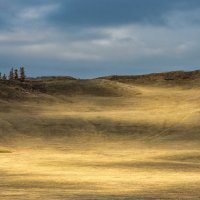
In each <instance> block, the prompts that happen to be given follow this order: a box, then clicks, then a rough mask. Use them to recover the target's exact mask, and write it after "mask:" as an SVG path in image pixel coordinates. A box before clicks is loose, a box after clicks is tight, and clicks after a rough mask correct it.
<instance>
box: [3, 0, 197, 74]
mask: <svg viewBox="0 0 200 200" xmlns="http://www.w3.org/2000/svg"><path fill="white" fill-rule="evenodd" d="M20 65H25V67H26V70H27V72H28V75H29V76H41V75H71V76H75V77H81V78H90V77H96V76H102V75H110V74H143V73H150V72H160V71H171V70H193V69H198V68H200V1H199V0H56V1H55V0H0V71H1V72H7V71H9V69H10V68H11V67H15V66H20Z"/></svg>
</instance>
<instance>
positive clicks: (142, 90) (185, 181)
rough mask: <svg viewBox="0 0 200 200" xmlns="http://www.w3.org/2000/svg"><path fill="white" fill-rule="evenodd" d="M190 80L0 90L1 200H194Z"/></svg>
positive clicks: (194, 102) (197, 157)
mask: <svg viewBox="0 0 200 200" xmlns="http://www.w3.org/2000/svg"><path fill="white" fill-rule="evenodd" d="M188 73H189V75H188ZM188 73H185V72H172V73H167V74H165V73H164V74H156V75H144V76H136V77H135V76H128V77H127V76H123V77H118V76H114V77H104V78H99V79H93V80H77V79H73V78H69V77H66V78H64V77H61V78H59V77H45V78H44V77H43V78H37V79H30V80H27V81H25V82H24V83H21V82H8V81H4V82H0V161H1V166H0V180H1V181H0V199H4V200H13V199H17V200H21V199H31V200H35V199H42V200H45V199H58V200H59V199H60V200H61V199H70V200H71V199H72V200H73V199H75V200H76V199H87V200H88V199H97V200H102V199H106V200H107V199H116V200H118V199H166V198H168V199H198V198H199V196H200V193H199V191H200V190H199V189H200V188H199V185H200V149H199V147H200V132H199V130H200V124H199V120H200V87H198V85H199V83H200V80H199V72H198V71H197V72H188ZM186 75H187V76H188V77H185V76H186ZM169 76H170V78H169ZM166 77H168V78H167V79H166ZM172 77H174V78H172ZM188 185H189V187H188Z"/></svg>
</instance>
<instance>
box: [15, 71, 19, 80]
mask: <svg viewBox="0 0 200 200" xmlns="http://www.w3.org/2000/svg"><path fill="white" fill-rule="evenodd" d="M14 79H15V80H18V79H19V76H18V69H15V71H14Z"/></svg>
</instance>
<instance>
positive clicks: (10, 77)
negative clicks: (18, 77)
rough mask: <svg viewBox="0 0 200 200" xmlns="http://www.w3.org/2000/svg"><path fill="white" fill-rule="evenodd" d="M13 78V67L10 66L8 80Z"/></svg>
mask: <svg viewBox="0 0 200 200" xmlns="http://www.w3.org/2000/svg"><path fill="white" fill-rule="evenodd" d="M13 79H14V69H13V68H11V70H10V73H9V80H13Z"/></svg>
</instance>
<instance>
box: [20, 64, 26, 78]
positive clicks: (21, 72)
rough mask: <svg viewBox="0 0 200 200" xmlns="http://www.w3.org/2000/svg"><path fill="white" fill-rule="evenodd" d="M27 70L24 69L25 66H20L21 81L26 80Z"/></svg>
mask: <svg viewBox="0 0 200 200" xmlns="http://www.w3.org/2000/svg"><path fill="white" fill-rule="evenodd" d="M25 78H26V76H25V70H24V66H22V67H20V81H21V82H24V81H25Z"/></svg>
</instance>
